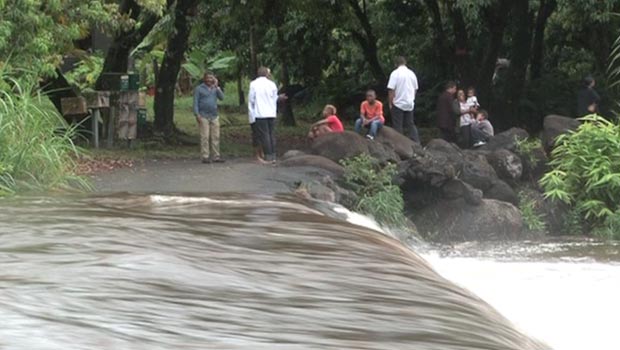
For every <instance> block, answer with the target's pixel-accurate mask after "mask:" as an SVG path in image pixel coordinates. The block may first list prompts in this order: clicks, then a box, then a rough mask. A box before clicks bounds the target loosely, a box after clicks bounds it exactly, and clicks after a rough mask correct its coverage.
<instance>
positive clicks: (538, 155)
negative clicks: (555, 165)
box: [519, 147, 549, 183]
mask: <svg viewBox="0 0 620 350" xmlns="http://www.w3.org/2000/svg"><path fill="white" fill-rule="evenodd" d="M519 156H520V157H521V162H522V163H523V179H524V180H526V181H531V182H533V183H537V182H538V180H540V179H541V178H542V177H543V175H545V173H547V171H548V170H549V158H548V157H547V153H546V152H545V150H544V149H543V148H542V147H541V148H535V149H533V150H530V151H529V152H528V154H519Z"/></svg>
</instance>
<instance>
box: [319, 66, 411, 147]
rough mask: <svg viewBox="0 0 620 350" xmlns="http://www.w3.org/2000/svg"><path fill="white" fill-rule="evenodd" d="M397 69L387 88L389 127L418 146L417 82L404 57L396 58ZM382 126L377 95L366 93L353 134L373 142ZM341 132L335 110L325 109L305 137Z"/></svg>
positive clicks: (382, 121)
mask: <svg viewBox="0 0 620 350" xmlns="http://www.w3.org/2000/svg"><path fill="white" fill-rule="evenodd" d="M396 66H397V68H396V69H395V70H394V71H393V72H392V73H391V74H390V79H389V81H388V84H387V88H388V102H389V107H390V112H391V115H392V127H393V128H394V129H396V130H397V131H398V132H400V133H403V134H404V133H405V132H406V133H407V135H408V136H409V138H411V139H412V140H413V141H415V142H417V143H420V137H419V134H418V129H417V128H416V126H415V122H414V118H413V110H414V108H415V97H416V93H417V91H418V78H417V77H416V75H415V73H414V72H413V71H412V70H411V69H409V68H408V67H407V61H406V60H405V58H404V57H402V56H401V57H397V58H396ZM384 124H385V117H384V116H383V103H382V102H381V101H379V100H378V99H377V93H376V92H375V91H374V90H368V91H366V99H365V100H364V101H363V102H362V103H361V105H360V115H359V118H357V119H356V120H355V131H356V132H357V133H361V132H363V131H365V134H366V138H368V139H369V140H374V139H375V137H376V136H377V133H378V132H379V130H380V129H381V128H382V127H383V125H384ZM343 131H344V127H343V126H342V122H341V121H340V119H339V118H338V117H337V116H336V107H334V106H332V105H327V106H325V108H324V109H323V119H321V120H319V121H318V122H316V123H314V124H313V125H312V126H311V128H310V132H309V133H308V137H309V138H310V139H315V138H317V137H318V136H320V135H323V134H326V133H331V132H336V133H339V132H343Z"/></svg>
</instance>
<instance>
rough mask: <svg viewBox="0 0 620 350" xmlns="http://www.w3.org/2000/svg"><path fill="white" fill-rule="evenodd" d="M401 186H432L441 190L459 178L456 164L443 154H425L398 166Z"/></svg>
mask: <svg viewBox="0 0 620 350" xmlns="http://www.w3.org/2000/svg"><path fill="white" fill-rule="evenodd" d="M398 167H399V175H398V177H399V178H400V183H399V185H405V186H406V185H415V186H421V187H425V186H427V185H430V186H432V187H436V188H439V187H441V186H443V184H445V183H446V182H447V181H448V180H451V179H454V178H455V177H456V176H457V173H458V172H457V169H456V168H455V164H454V163H452V162H450V161H449V159H448V158H447V157H446V156H445V155H443V154H441V153H437V154H434V155H433V154H431V153H430V152H424V153H422V154H419V155H416V156H414V157H413V158H411V159H409V160H407V161H404V162H401V163H399V164H398Z"/></svg>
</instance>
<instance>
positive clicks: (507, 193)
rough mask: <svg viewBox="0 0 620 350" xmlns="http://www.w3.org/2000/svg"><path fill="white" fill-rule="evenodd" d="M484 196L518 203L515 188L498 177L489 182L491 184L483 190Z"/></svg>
mask: <svg viewBox="0 0 620 350" xmlns="http://www.w3.org/2000/svg"><path fill="white" fill-rule="evenodd" d="M484 198H488V199H495V200H498V201H502V202H508V203H511V204H514V205H519V196H518V195H517V193H516V192H515V190H513V189H512V187H510V185H508V184H507V183H506V182H504V181H502V180H499V179H496V180H494V181H492V182H491V186H490V187H489V188H487V189H486V190H485V191H484Z"/></svg>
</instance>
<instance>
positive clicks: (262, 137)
mask: <svg viewBox="0 0 620 350" xmlns="http://www.w3.org/2000/svg"><path fill="white" fill-rule="evenodd" d="M255 123H256V130H257V131H258V141H259V142H260V144H261V146H263V152H265V160H267V161H272V160H276V135H275V129H276V118H256V122H255Z"/></svg>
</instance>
